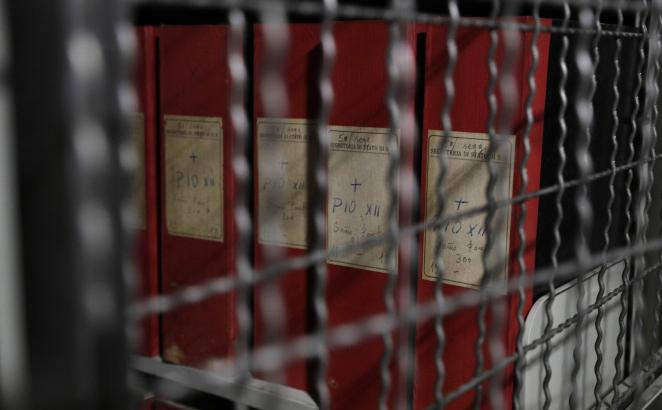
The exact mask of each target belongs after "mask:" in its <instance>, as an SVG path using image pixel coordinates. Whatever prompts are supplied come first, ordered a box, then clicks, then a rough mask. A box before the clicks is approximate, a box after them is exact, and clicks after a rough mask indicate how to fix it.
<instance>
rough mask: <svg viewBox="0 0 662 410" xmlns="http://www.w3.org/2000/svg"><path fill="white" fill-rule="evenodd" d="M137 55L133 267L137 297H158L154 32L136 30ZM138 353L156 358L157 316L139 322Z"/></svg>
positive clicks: (147, 29) (142, 29)
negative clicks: (135, 214)
mask: <svg viewBox="0 0 662 410" xmlns="http://www.w3.org/2000/svg"><path fill="white" fill-rule="evenodd" d="M136 38H137V43H138V53H137V57H136V61H135V81H136V90H137V94H138V107H139V109H138V112H137V113H136V114H135V115H134V117H133V118H132V120H133V123H132V124H131V126H132V128H131V137H132V142H133V144H134V146H135V147H136V150H137V153H138V155H139V158H138V164H139V166H138V168H137V170H136V179H135V181H134V197H135V203H136V209H137V216H138V224H137V225H138V230H137V232H136V238H135V240H136V242H135V246H136V264H137V267H138V272H139V277H140V282H139V284H138V286H139V297H141V298H144V297H148V296H153V295H156V294H158V291H159V278H158V269H159V260H158V258H159V255H158V242H159V238H158V223H159V221H158V217H159V213H158V199H157V184H158V170H157V156H158V152H157V148H156V29H155V28H154V27H149V26H145V27H137V28H136ZM141 329H142V335H141V343H140V345H139V348H138V353H139V354H142V355H146V356H158V355H159V351H160V349H159V317H158V316H157V315H153V316H150V317H148V318H146V319H145V320H144V321H143V322H142V328H141Z"/></svg>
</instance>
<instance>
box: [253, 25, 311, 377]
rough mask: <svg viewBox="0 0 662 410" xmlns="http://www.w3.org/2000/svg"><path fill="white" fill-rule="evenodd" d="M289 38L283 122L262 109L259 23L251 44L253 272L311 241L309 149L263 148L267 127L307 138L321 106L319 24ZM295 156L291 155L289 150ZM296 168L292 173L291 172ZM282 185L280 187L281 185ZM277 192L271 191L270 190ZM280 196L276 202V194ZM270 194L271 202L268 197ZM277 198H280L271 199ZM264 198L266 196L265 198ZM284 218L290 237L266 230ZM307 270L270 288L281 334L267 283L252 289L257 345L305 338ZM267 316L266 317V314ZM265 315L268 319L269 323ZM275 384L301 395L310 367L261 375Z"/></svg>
mask: <svg viewBox="0 0 662 410" xmlns="http://www.w3.org/2000/svg"><path fill="white" fill-rule="evenodd" d="M281 27H287V29H289V36H290V39H291V40H292V42H291V44H290V47H289V49H288V52H287V55H286V56H285V58H284V61H285V64H284V67H283V71H282V73H283V76H282V79H283V81H284V82H285V90H286V92H287V98H288V100H287V102H286V103H287V104H281V105H280V108H281V109H282V107H283V106H284V105H286V106H287V111H286V112H281V113H280V114H281V116H282V117H281V118H273V114H272V113H269V110H268V109H267V108H266V107H265V106H264V104H263V101H262V92H261V89H262V87H263V81H262V80H263V78H262V70H263V69H264V68H265V65H266V64H267V61H265V60H266V58H267V57H266V51H265V49H266V48H267V47H268V44H265V43H266V40H265V37H266V36H268V32H267V33H265V30H264V26H263V25H261V24H258V25H256V26H255V28H254V42H253V45H254V47H253V52H254V58H253V67H254V68H253V84H254V86H253V95H254V99H253V102H254V111H253V112H254V118H253V131H254V135H255V143H254V144H253V146H254V161H253V175H254V181H255V184H254V198H255V211H254V215H255V219H256V222H255V223H256V224H255V227H256V234H255V252H254V255H255V267H256V269H258V270H259V269H262V268H265V267H267V266H269V265H270V264H272V263H275V262H278V261H283V260H285V259H288V258H294V257H297V256H303V255H305V254H306V247H307V240H306V235H305V229H306V221H307V218H306V213H307V210H306V205H305V204H306V198H305V191H303V190H301V189H297V184H298V183H299V188H300V187H301V185H300V183H304V184H305V183H307V182H308V179H307V177H306V174H305V166H306V165H305V160H306V154H307V153H306V152H305V147H303V148H302V149H300V150H298V151H297V153H298V158H288V153H287V152H284V151H283V150H278V149H270V148H273V146H269V145H265V144H264V143H263V142H262V139H261V136H262V135H264V134H265V132H266V130H267V129H269V128H276V129H280V130H283V131H285V130H287V129H288V128H290V129H291V132H293V133H294V132H301V133H303V134H305V135H306V136H307V135H308V133H309V132H310V131H312V130H311V127H312V126H313V124H312V122H308V121H307V119H312V118H315V115H316V111H315V108H316V104H317V92H316V91H317V88H316V84H317V77H318V74H317V68H318V65H319V62H320V60H321V48H320V39H319V37H320V32H319V30H320V26H319V25H318V24H290V25H287V26H280V27H277V28H281ZM289 144H290V145H292V146H302V144H297V143H295V142H290V143H289ZM286 151H291V150H286ZM279 163H282V164H283V165H282V167H277V168H276V169H275V170H272V169H270V168H269V167H270V165H272V164H276V165H280V164H279ZM287 167H290V168H293V169H292V170H291V171H290V172H289V173H288V172H287V171H288V168H287ZM269 174H272V175H274V174H275V175H276V178H272V177H269ZM274 181H277V182H278V183H282V184H283V188H284V189H282V190H281V191H274V189H273V188H275V187H276V186H277V184H276V183H275V182H274ZM281 181H282V182H281ZM272 187H273V188H272ZM279 192H280V193H281V195H282V197H280V198H278V197H277V195H278V193H279ZM270 194H272V195H271V196H270V197H269V195H270ZM273 194H276V195H273ZM265 195H267V196H266V197H265ZM270 199H271V200H273V201H275V202H280V203H284V204H286V206H285V207H284V208H283V211H282V212H280V213H278V212H274V213H273V214H272V215H267V211H269V210H270V209H269V208H268V207H265V204H266V203H267V201H269V200H270ZM277 216H280V218H279V219H281V220H283V221H284V223H286V224H287V225H288V226H290V227H292V229H291V231H290V232H280V233H279V232H273V231H271V232H270V231H269V230H267V229H265V226H266V224H268V223H273V222H271V220H270V218H273V217H277ZM306 275H307V274H306V270H305V269H299V270H296V271H291V272H287V273H285V274H284V275H282V276H281V277H280V278H279V279H277V280H276V281H274V282H273V283H272V284H271V286H274V287H277V289H279V290H280V292H281V293H282V303H283V308H284V311H283V312H282V314H283V316H284V318H283V322H282V325H283V326H284V329H283V330H282V332H281V334H280V335H272V336H269V334H268V329H267V325H269V324H272V325H276V323H273V320H274V318H273V313H274V311H273V310H272V309H270V306H268V305H266V304H265V303H264V302H265V301H266V298H268V297H269V296H268V294H267V293H266V290H267V289H266V287H267V285H266V284H258V285H257V286H256V287H255V290H254V295H255V297H254V341H255V347H256V348H258V347H259V346H262V345H264V344H266V343H267V342H268V341H269V338H270V337H276V336H280V337H284V338H286V339H291V338H293V337H296V336H301V335H303V334H305V333H306V331H307V330H309V329H310V325H311V324H310V323H309V322H310V320H309V317H310V315H311V313H312V308H311V307H310V306H309V303H308V297H309V293H308V289H309V286H310V284H309V282H308V279H307V276H306ZM264 312H266V313H264ZM265 314H266V315H267V317H266V318H265ZM258 376H259V377H265V378H268V379H271V380H270V381H273V382H277V383H278V382H282V383H284V384H287V385H288V386H291V387H295V388H298V389H302V390H307V388H308V368H307V364H306V362H305V361H304V360H301V361H297V362H294V363H292V364H290V365H288V366H286V367H285V368H284V369H283V371H282V373H281V374H280V375H279V376H280V378H281V380H278V379H279V377H276V375H261V374H258Z"/></svg>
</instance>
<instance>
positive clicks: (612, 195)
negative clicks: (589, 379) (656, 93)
mask: <svg viewBox="0 0 662 410" xmlns="http://www.w3.org/2000/svg"><path fill="white" fill-rule="evenodd" d="M622 6H623V0H619V3H618V9H617V10H616V13H617V19H618V21H617V24H616V31H617V32H620V31H621V30H622V27H623V10H622V9H621V7H622ZM621 48H622V42H621V38H620V37H618V36H617V37H616V50H615V51H614V61H613V62H612V63H613V66H614V81H613V83H612V91H613V94H614V101H613V103H612V109H611V116H612V121H613V125H612V130H611V143H612V151H611V156H610V161H609V163H610V167H611V175H610V176H609V199H608V200H607V205H606V208H607V221H606V223H605V228H604V231H603V238H604V241H605V242H604V245H603V248H602V254H603V255H605V257H604V261H603V263H602V266H601V267H600V272H599V273H598V283H599V286H600V289H599V293H598V295H597V297H596V300H599V299H601V298H602V297H603V295H604V291H605V283H604V276H605V272H606V270H607V260H606V255H607V251H608V250H609V247H610V245H611V235H610V230H611V226H612V222H613V209H612V208H613V205H614V200H615V199H616V192H615V190H614V183H615V181H616V156H617V154H618V151H619V145H618V136H617V133H618V128H619V118H618V105H619V102H620V92H619V90H618V82H619V80H620V76H621V67H620V56H621ZM603 318H604V309H603V306H598V312H597V316H596V318H595V330H596V333H597V337H596V340H595V346H594V347H595V351H596V354H598V352H600V351H601V346H602V340H603V337H604V334H603V331H602V320H603ZM593 370H594V372H595V380H596V384H595V388H594V389H593V395H594V397H595V402H596V404H597V406H598V408H599V407H600V406H601V405H602V384H603V379H602V354H599V355H598V356H597V360H596V362H595V366H594V368H593ZM616 389H617V387H615V386H614V391H615V390H616Z"/></svg>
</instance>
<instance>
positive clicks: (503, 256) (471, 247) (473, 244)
mask: <svg viewBox="0 0 662 410" xmlns="http://www.w3.org/2000/svg"><path fill="white" fill-rule="evenodd" d="M428 138H429V141H428V142H429V143H428V152H427V184H426V185H427V186H426V198H425V214H426V217H427V220H431V219H432V218H433V217H434V216H435V214H436V212H437V209H438V199H437V191H436V186H437V182H438V178H439V173H440V168H441V167H440V160H441V157H440V147H441V143H442V140H443V138H446V137H445V136H444V133H443V132H442V131H437V130H430V132H429V134H428ZM489 144H490V142H489V138H488V135H487V134H482V133H468V132H457V131H453V132H451V133H450V136H449V137H448V141H447V145H446V150H445V152H446V160H447V162H446V163H447V167H446V170H447V171H446V172H447V173H446V176H445V178H444V187H445V189H446V197H445V208H444V218H442V219H446V220H447V221H446V222H445V223H443V224H441V225H440V226H437V227H435V228H434V229H430V230H426V231H425V234H424V236H425V248H424V256H423V266H424V268H423V279H426V280H431V281H435V280H436V279H437V276H438V272H437V269H436V264H435V255H434V252H435V245H436V244H437V237H438V235H437V234H438V231H441V232H440V233H441V234H442V242H441V246H440V251H441V260H442V262H443V275H442V279H443V282H445V283H448V284H452V285H457V286H463V287H469V288H479V287H480V284H481V280H482V279H483V276H484V272H485V270H484V267H483V251H484V249H485V242H486V236H485V234H486V231H487V230H486V227H485V215H486V213H485V212H481V213H479V214H476V215H472V216H469V217H459V218H457V219H455V218H452V216H453V215H454V214H457V213H461V212H464V211H468V210H470V209H473V208H479V207H483V206H485V205H486V204H487V200H486V187H487V183H488V180H489V172H488V168H487V156H486V155H487V152H488V149H489ZM514 156H515V137H514V136H509V137H507V138H506V139H504V140H502V144H499V149H498V151H497V152H496V153H495V154H494V156H493V157H492V164H493V165H494V167H495V170H496V172H497V175H498V178H497V180H496V184H495V187H494V197H495V199H496V200H497V201H499V200H504V199H507V198H509V197H510V196H511V193H512V185H513V166H514V162H513V158H514ZM510 208H511V207H510V206H507V207H501V208H498V209H497V211H496V213H495V215H494V219H493V222H492V223H491V224H490V226H491V227H492V229H495V228H497V229H496V230H493V231H491V235H492V240H493V247H492V250H491V251H490V252H489V253H488V255H487V256H488V259H487V263H488V266H490V267H492V268H493V269H494V271H493V275H494V276H493V281H491V282H490V283H489V284H488V286H491V287H502V286H504V284H505V280H506V278H507V272H508V249H509V243H510V218H511V216H510ZM448 217H451V218H450V219H447V218H448Z"/></svg>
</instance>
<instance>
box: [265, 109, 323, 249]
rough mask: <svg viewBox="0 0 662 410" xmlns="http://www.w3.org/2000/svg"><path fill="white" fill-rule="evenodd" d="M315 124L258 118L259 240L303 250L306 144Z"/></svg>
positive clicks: (295, 120)
mask: <svg viewBox="0 0 662 410" xmlns="http://www.w3.org/2000/svg"><path fill="white" fill-rule="evenodd" d="M313 127H314V122H313V121H310V120H302V119H287V118H278V119H276V118H258V120H257V169H258V204H259V205H258V214H259V221H258V231H259V232H258V241H259V242H260V243H262V244H271V245H281V246H288V247H291V248H299V249H305V248H306V247H307V245H308V240H307V227H308V223H307V222H308V215H307V211H306V210H307V204H308V170H307V166H308V161H307V156H308V147H309V144H308V141H309V136H311V135H312V133H313Z"/></svg>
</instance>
